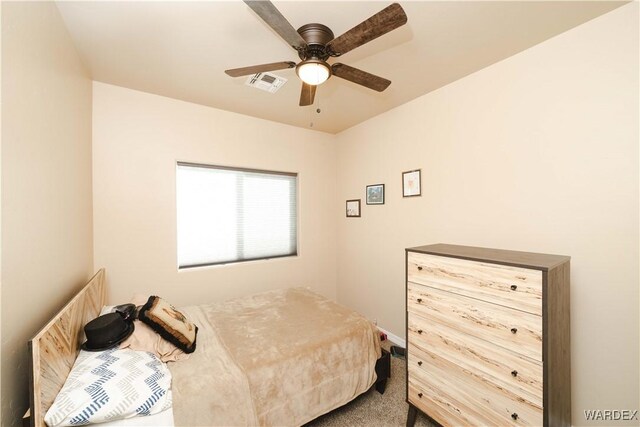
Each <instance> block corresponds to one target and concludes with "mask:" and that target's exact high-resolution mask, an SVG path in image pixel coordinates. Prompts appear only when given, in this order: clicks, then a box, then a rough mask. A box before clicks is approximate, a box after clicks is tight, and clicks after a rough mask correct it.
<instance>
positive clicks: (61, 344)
mask: <svg viewBox="0 0 640 427" xmlns="http://www.w3.org/2000/svg"><path fill="white" fill-rule="evenodd" d="M105 290H106V288H105V282H104V269H101V270H100V271H98V272H97V273H96V274H95V276H93V277H92V278H91V280H90V281H89V283H87V285H86V286H85V287H84V288H82V290H81V291H80V292H78V293H77V294H76V295H75V296H74V297H73V298H72V299H71V301H69V303H68V304H67V305H65V306H64V308H63V309H62V310H60V312H59V313H58V314H56V315H55V316H54V317H53V319H51V320H50V321H49V323H47V325H46V326H45V327H44V328H42V330H41V331H40V332H38V334H36V336H35V337H33V338H32V339H31V341H29V353H30V362H31V370H30V374H29V376H30V378H29V379H30V384H29V391H30V400H31V402H30V425H31V426H36V427H41V426H45V423H44V415H45V414H46V412H47V410H48V409H49V407H50V406H51V405H52V404H53V400H54V399H55V398H56V396H57V395H58V392H60V389H61V388H62V386H63V385H64V382H65V380H66V379H67V376H68V375H69V372H71V368H72V367H73V363H74V362H75V360H76V357H77V356H78V353H79V352H80V345H81V344H82V343H83V342H84V340H85V337H84V325H85V324H86V323H87V322H89V321H90V320H92V319H94V318H95V317H97V316H98V314H100V310H102V306H103V305H104V301H105Z"/></svg>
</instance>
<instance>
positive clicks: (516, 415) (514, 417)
mask: <svg viewBox="0 0 640 427" xmlns="http://www.w3.org/2000/svg"><path fill="white" fill-rule="evenodd" d="M511 418H513V419H514V420H517V419H518V414H516V413H515V412H514V413H513V414H511Z"/></svg>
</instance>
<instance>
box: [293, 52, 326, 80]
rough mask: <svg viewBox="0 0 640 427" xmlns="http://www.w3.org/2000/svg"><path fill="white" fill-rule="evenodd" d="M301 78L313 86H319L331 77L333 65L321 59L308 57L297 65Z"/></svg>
mask: <svg viewBox="0 0 640 427" xmlns="http://www.w3.org/2000/svg"><path fill="white" fill-rule="evenodd" d="M296 74H298V77H300V80H302V81H303V82H305V83H306V84H308V85H311V86H317V85H320V84H322V83H324V82H326V81H327V79H328V78H329V77H331V67H330V66H329V64H327V63H326V62H324V61H322V60H320V59H315V58H312V59H307V60H305V61H302V62H301V63H299V64H298V65H297V66H296Z"/></svg>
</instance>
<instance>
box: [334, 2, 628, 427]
mask: <svg viewBox="0 0 640 427" xmlns="http://www.w3.org/2000/svg"><path fill="white" fill-rule="evenodd" d="M425 72H428V70H425ZM638 73H639V70H638V3H637V2H636V3H633V4H630V5H627V6H623V7H621V8H620V9H617V10H615V11H613V12H611V13H609V14H606V15H604V16H602V17H599V18H597V19H595V20H593V21H591V22H589V23H586V24H585V25H582V26H580V27H577V28H575V29H573V30H571V31H569V32H567V33H564V34H562V35H560V36H558V37H556V38H554V39H551V40H549V41H547V42H544V43H542V44H540V45H538V46H536V47H533V48H531V49H529V50H527V51H525V52H522V53H520V54H518V55H516V56H514V57H511V58H509V59H507V60H505V61H502V62H500V63H498V64H495V65H493V66H491V67H488V68H486V69H484V70H482V71H480V72H477V73H475V74H473V75H470V76H468V77H466V78H464V79H462V80H459V81H457V82H455V83H453V84H451V85H449V86H446V87H444V88H442V89H440V90H438V91H435V92H433V93H431V94H428V95H426V96H423V97H421V98H418V99H416V100H414V101H413V102H411V103H409V104H405V105H403V106H401V107H399V108H396V109H394V110H392V111H389V112H387V113H385V114H383V115H380V116H378V117H376V118H373V119H371V120H369V121H367V122H365V123H362V124H360V125H359V126H357V127H354V128H352V129H350V130H347V131H345V132H343V133H341V134H339V135H338V141H337V143H338V144H337V147H338V168H337V171H338V183H339V185H338V186H337V189H338V191H337V194H338V196H339V201H338V205H337V207H336V210H335V211H336V212H337V213H339V216H340V219H339V221H338V236H339V239H338V301H339V302H341V303H344V304H346V305H348V306H350V307H352V308H354V309H356V310H359V311H361V312H362V313H363V314H365V315H367V316H368V317H370V318H377V319H378V323H379V324H380V326H382V327H383V328H386V329H388V330H390V331H391V332H392V333H394V334H396V335H399V336H400V337H404V335H405V331H404V320H405V318H404V311H403V310H404V286H405V285H404V281H403V280H404V248H406V247H410V246H416V245H423V244H429V243H437V242H443V243H454V244H464V245H472V246H485V247H494V248H505V249H513V250H524V251H535V252H546V253H556V254H565V255H570V256H571V257H572V261H571V264H572V265H571V267H572V271H571V280H572V283H571V322H572V324H571V333H572V339H571V351H572V364H573V366H572V374H573V376H572V386H573V420H574V424H575V425H584V424H588V423H587V422H586V421H585V419H584V416H583V410H585V409H639V408H638V404H639V400H640V399H639V394H638V386H639V383H640V381H639V373H638V368H639V367H638V347H639V343H638V324H639V320H638V298H639V295H638V283H639V277H638V263H639V252H638V243H639V242H638V193H639V188H638V144H639V141H638V113H639V111H638ZM417 168H422V182H423V189H422V191H423V196H422V197H417V198H407V199H403V198H402V194H401V172H402V171H407V170H411V169H417ZM377 183H385V184H386V191H387V194H386V204H385V205H384V206H364V208H363V212H362V218H360V219H347V218H344V214H343V213H342V212H343V210H344V201H345V200H346V199H352V198H362V199H363V203H364V191H365V186H366V185H368V184H377ZM619 424H620V425H623V424H624V423H619ZM636 425H637V421H636Z"/></svg>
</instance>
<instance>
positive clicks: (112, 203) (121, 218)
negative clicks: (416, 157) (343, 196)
mask: <svg viewBox="0 0 640 427" xmlns="http://www.w3.org/2000/svg"><path fill="white" fill-rule="evenodd" d="M93 97H94V98H93V99H94V104H93V113H94V114H93V172H94V179H93V195H94V213H95V215H94V257H95V265H96V268H99V267H105V268H106V271H107V277H108V279H107V280H108V283H109V287H110V293H111V294H110V300H111V302H114V303H115V302H118V303H119V302H125V301H127V300H128V299H129V298H130V297H131V296H132V294H133V293H134V292H140V293H143V294H147V295H148V294H152V293H155V294H158V295H160V296H163V297H165V298H166V299H168V300H169V301H170V302H172V303H173V304H176V305H185V304H197V303H204V302H207V301H220V300H225V299H229V298H232V297H235V296H241V295H247V294H250V293H252V292H259V291H262V290H267V289H273V288H277V287H290V286H309V287H311V288H312V289H314V290H316V291H318V292H320V293H322V294H324V295H327V296H329V297H332V298H335V296H336V289H335V282H336V279H335V278H336V273H335V272H336V258H335V242H336V236H335V230H336V218H335V215H333V206H334V200H335V199H334V189H335V185H336V181H335V179H336V178H335V176H336V173H335V146H334V144H333V143H332V142H333V136H331V135H328V134H324V133H320V132H315V131H310V130H305V129H300V128H295V127H291V126H287V125H282V124H277V123H273V122H268V121H264V120H259V119H254V118H250V117H247V116H242V115H239V114H235V113H229V112H226V111H221V110H216V109H213V108H209V107H203V106H199V105H195V104H190V103H187V102H182V101H177V100H173V99H170V98H164V97H160V96H156V95H150V94H146V93H142V92H136V91H132V90H129V89H124V88H120V87H116V86H110V85H106V84H102V83H94V91H93ZM178 160H181V161H190V162H198V163H206V164H214V165H228V166H238V167H245V168H256V169H267V170H276V171H286V172H297V173H298V174H299V188H300V191H299V201H300V202H299V218H300V219H299V236H300V237H299V238H300V241H299V254H300V255H299V256H298V257H295V258H281V259H275V260H266V261H254V262H245V263H240V264H232V265H225V266H216V267H204V268H194V269H188V270H182V271H178V270H177V265H176V257H177V255H176V254H177V250H176V202H175V165H176V161H178Z"/></svg>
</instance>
